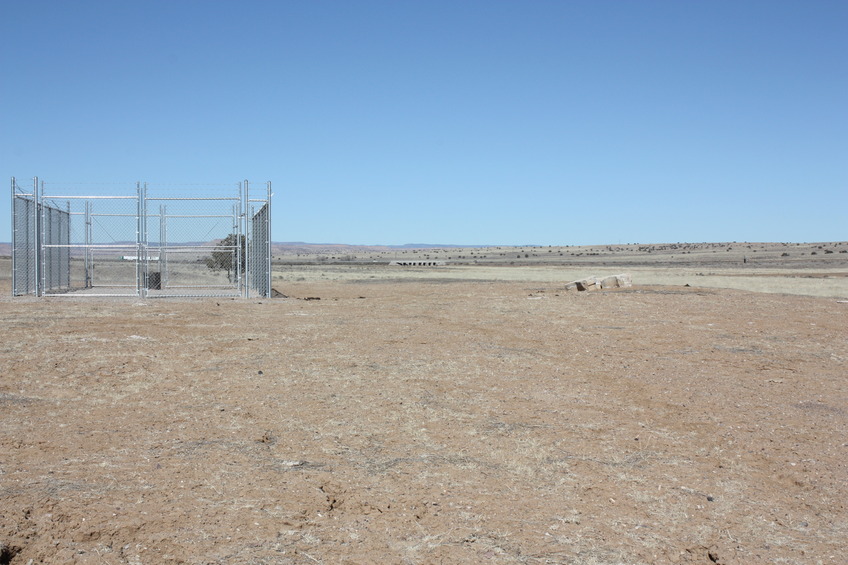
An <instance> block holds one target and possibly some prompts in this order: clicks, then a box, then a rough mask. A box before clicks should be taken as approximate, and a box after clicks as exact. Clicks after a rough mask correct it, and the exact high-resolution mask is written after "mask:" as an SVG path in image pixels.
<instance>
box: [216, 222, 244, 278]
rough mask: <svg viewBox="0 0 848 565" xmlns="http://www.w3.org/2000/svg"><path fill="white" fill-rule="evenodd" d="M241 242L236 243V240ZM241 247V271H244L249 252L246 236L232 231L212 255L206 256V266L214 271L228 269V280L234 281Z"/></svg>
mask: <svg viewBox="0 0 848 565" xmlns="http://www.w3.org/2000/svg"><path fill="white" fill-rule="evenodd" d="M237 241H238V242H239V244H236V242H237ZM239 247H241V251H240V253H241V262H240V263H241V272H244V268H245V265H246V259H247V254H246V253H245V238H244V236H243V235H237V234H234V233H231V234H230V235H228V236H227V237H225V238H224V239H222V240H221V242H220V243H218V246H217V247H216V248H215V250H214V251H213V252H212V255H211V256H210V257H207V258H206V266H207V267H209V269H211V270H213V271H227V280H228V281H229V282H233V274H234V273H233V272H234V271H235V270H236V265H237V261H238V259H236V257H237V255H236V254H237V253H239V249H238V248H239Z"/></svg>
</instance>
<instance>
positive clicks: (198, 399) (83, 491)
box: [0, 244, 848, 565]
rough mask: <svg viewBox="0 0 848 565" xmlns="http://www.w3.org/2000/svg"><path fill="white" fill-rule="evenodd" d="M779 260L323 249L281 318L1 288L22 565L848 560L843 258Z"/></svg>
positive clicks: (286, 285)
mask: <svg viewBox="0 0 848 565" xmlns="http://www.w3.org/2000/svg"><path fill="white" fill-rule="evenodd" d="M716 245H717V244H716ZM743 245H748V244H738V246H743ZM757 245H763V246H769V248H768V250H766V249H765V247H762V248H757V247H756V246H755V247H754V248H756V249H758V253H756V254H755V253H753V249H750V250H746V251H744V252H743V253H744V255H742V254H741V253H740V251H741V250H736V249H735V248H736V247H737V244H731V245H727V244H724V246H723V247H714V248H710V247H709V246H706V245H703V244H702V246H701V247H699V248H698V249H697V250H691V249H690V251H697V252H693V253H686V254H684V258H685V261H683V260H681V261H682V262H678V258H679V255H680V253H679V252H678V250H680V248H676V249H669V250H667V251H666V250H660V249H657V248H656V247H655V248H654V249H653V250H642V251H639V252H638V253H637V251H638V250H634V251H633V254H631V255H627V253H628V252H626V251H619V252H615V251H610V252H606V253H607V254H606V255H602V253H603V252H602V251H597V253H599V255H585V253H595V252H596V251H586V250H581V251H577V250H576V249H575V248H552V250H551V251H550V253H549V252H548V251H547V249H548V248H504V250H501V251H497V252H498V253H501V252H503V253H506V255H499V256H497V257H492V258H488V257H487V258H476V259H463V258H458V259H453V258H452V259H450V260H448V259H447V257H448V256H450V257H454V256H457V255H460V256H463V257H470V256H471V253H472V252H474V255H475V256H476V255H478V253H479V254H481V255H482V254H484V253H487V251H486V250H479V249H467V250H463V252H462V253H459V252H457V251H455V250H439V252H438V255H439V258H438V260H439V261H442V260H444V261H446V262H447V261H450V263H448V264H445V265H443V266H437V267H420V268H418V267H416V268H404V267H396V266H389V265H387V264H386V263H387V262H388V261H389V260H397V259H394V258H391V257H387V255H390V254H392V253H395V254H399V255H403V251H382V250H371V251H368V252H360V253H357V252H351V251H350V250H345V255H340V254H339V253H338V250H336V249H329V250H319V251H315V250H308V251H309V252H306V250H304V252H301V253H299V254H298V253H292V254H291V255H288V256H281V257H280V259H279V260H278V261H277V262H276V264H275V270H274V287H275V288H276V289H277V290H279V291H280V292H281V293H283V294H285V295H287V296H288V297H289V298H285V299H283V298H276V299H260V300H255V299H254V300H230V299H194V300H189V299H185V300H147V301H140V300H134V299H121V300H116V299H102V298H101V299H93V298H72V297H60V298H49V299H34V298H29V297H19V298H14V299H13V298H10V297H9V296H8V294H9V282H8V266H7V265H8V262H7V263H6V266H5V267H3V269H4V270H3V271H2V273H3V274H2V275H0V287H2V288H0V292H2V293H3V294H4V295H5V296H3V297H2V298H0V318H2V320H0V328H2V329H0V332H2V333H1V334H0V335H2V341H0V343H2V345H0V348H2V354H0V563H10V564H14V565H18V564H29V563H33V564H34V563H91V564H94V563H97V564H104V563H109V564H118V563H127V564H140V563H144V564H156V563H192V564H194V563H197V564H201V563H280V564H286V563H292V564H301V563H302V564H306V563H457V562H465V563H480V562H483V563H533V564H535V563H574V564H582V563H586V564H618V563H627V564H630V563H634V564H641V563H645V564H647V563H651V564H653V563H740V564H741V563H754V564H756V563H844V562H845V561H844V560H845V549H844V546H845V540H846V539H848V509H846V502H845V501H846V500H848V463H846V461H848V439H846V438H848V384H846V367H847V366H848V303H846V302H845V300H846V299H848V285H846V283H848V276H846V275H848V264H846V261H845V259H846V257H848V254H843V253H841V250H843V249H848V245H846V244H822V247H821V248H819V247H818V245H809V246H807V247H806V248H804V250H802V249H801V248H796V247H791V248H790V249H789V251H783V250H781V249H780V247H782V246H783V244H757ZM792 245H793V246H794V244H792ZM728 246H730V247H733V248H734V249H731V251H727V250H726V248H727V247H728ZM771 246H774V247H773V248H772V247H771ZM779 246H780V247H779ZM824 249H829V250H831V252H830V253H824ZM561 250H564V253H583V255H579V256H578V255H574V256H572V257H567V258H565V259H564V258H562V257H561V258H560V259H559V260H554V259H553V257H550V258H549V257H547V255H551V256H552V255H554V254H555V253H556V254H558V253H559V252H560V251H561ZM713 250H715V251H716V252H715V253H713ZM813 252H816V255H810V253H813ZM488 253H493V251H492V250H489V251H488ZM519 253H520V254H521V255H522V256H524V255H527V257H521V258H519V257H518V255H519ZM616 253H617V254H616ZM737 253H739V254H737ZM782 253H789V255H788V256H782V255H781V254H782ZM802 253H803V255H801V254H802ZM407 254H408V255H420V256H422V257H423V255H425V254H429V255H431V257H432V256H434V255H436V254H437V253H436V252H435V251H432V250H430V251H426V252H425V251H424V250H419V251H418V252H417V253H413V252H412V251H411V250H410V251H408V252H407ZM534 254H535V255H536V257H533V255H534ZM672 254H674V259H671V255H672ZM734 254H736V255H734ZM275 255H277V253H275ZM510 255H512V256H510ZM695 255H697V256H698V258H697V259H693V258H692V256H695ZM713 255H716V256H720V257H721V258H719V257H714V258H713V257H711V256H713ZM563 257H566V256H565V255H564V256H563ZM400 259H403V257H400ZM487 259H488V260H487ZM422 260H423V259H422ZM474 261H477V263H475V262H474ZM510 263H512V264H510ZM611 272H630V273H632V274H633V278H634V287H633V288H627V289H615V290H604V291H595V292H579V293H578V292H577V291H565V290H564V284H565V283H566V282H568V281H569V280H571V279H575V278H582V277H585V276H589V275H598V274H606V273H611ZM699 273H700V274H699ZM687 284H688V285H689V286H685V285H687ZM734 285H735V286H736V287H739V288H733V287H734ZM751 290H758V291H762V292H752V291H751Z"/></svg>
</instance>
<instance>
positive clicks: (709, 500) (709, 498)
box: [707, 495, 715, 502]
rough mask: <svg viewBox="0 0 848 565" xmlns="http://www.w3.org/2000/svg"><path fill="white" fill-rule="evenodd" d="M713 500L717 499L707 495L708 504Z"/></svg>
mask: <svg viewBox="0 0 848 565" xmlns="http://www.w3.org/2000/svg"><path fill="white" fill-rule="evenodd" d="M713 500H715V498H713V497H712V496H710V495H707V501H708V502H712V501H713Z"/></svg>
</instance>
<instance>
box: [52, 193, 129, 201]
mask: <svg viewBox="0 0 848 565" xmlns="http://www.w3.org/2000/svg"><path fill="white" fill-rule="evenodd" d="M41 198H42V200H43V199H46V198H53V199H61V200H92V199H97V200H138V196H77V195H66V194H45V195H42V197H41Z"/></svg>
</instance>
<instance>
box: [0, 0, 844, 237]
mask: <svg viewBox="0 0 848 565" xmlns="http://www.w3.org/2000/svg"><path fill="white" fill-rule="evenodd" d="M0 21H2V22H3V41H2V47H0V83H2V84H1V85H0V97H2V103H0V133H2V135H0V171H2V172H5V175H3V176H4V177H5V178H6V179H8V178H9V177H11V176H16V177H18V178H24V179H29V178H30V177H32V176H35V175H38V176H40V177H41V178H43V179H45V180H47V181H48V182H92V183H100V182H113V181H121V182H135V181H137V180H141V181H148V182H176V183H180V182H196V183H203V182H214V183H228V182H233V183H235V182H238V181H239V180H241V179H244V178H247V179H250V180H251V181H254V182H264V181H266V180H271V181H273V182H274V230H273V239H274V241H308V242H333V243H351V244H403V243H409V242H415V243H420V242H424V243H456V244H506V245H509V244H540V245H567V244H595V243H619V242H620V243H627V242H641V243H647V242H669V241H671V242H676V241H734V240H736V241H826V240H845V239H848V229H847V228H848V2H845V1H844V0H836V1H810V2H807V1H801V0H798V1H781V0H766V1H745V0H743V1H739V0H733V1H721V0H719V1H713V0H710V1H685V2H682V1H677V0H673V1H672V0H669V1H662V2H655V1H638V2H633V1H591V2H590V1H580V2H578V1H566V0H557V1H544V0H533V1H519V0H515V1H508V2H507V1H500V0H485V1H484V0H476V1H453V0H452V1H441V0H428V1H421V0H408V1H407V0H391V1H390V0H385V1H360V0H344V1H297V2H294V1H291V2H286V1H271V0H268V1H239V2H236V1H227V2H223V1H212V0H203V1H187V0H169V1H145V2H124V1H115V0H108V1H86V0H81V1H75V2H66V1H54V2H44V1H37V0H28V1H26V2H23V1H22V2H17V1H12V0H0ZM7 182H8V180H7ZM26 182H29V181H26ZM7 186H8V185H7ZM7 194H8V192H7ZM9 217H10V212H9V197H8V196H5V197H2V198H0V240H3V241H9V240H10V238H11V235H10V219H9Z"/></svg>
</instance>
